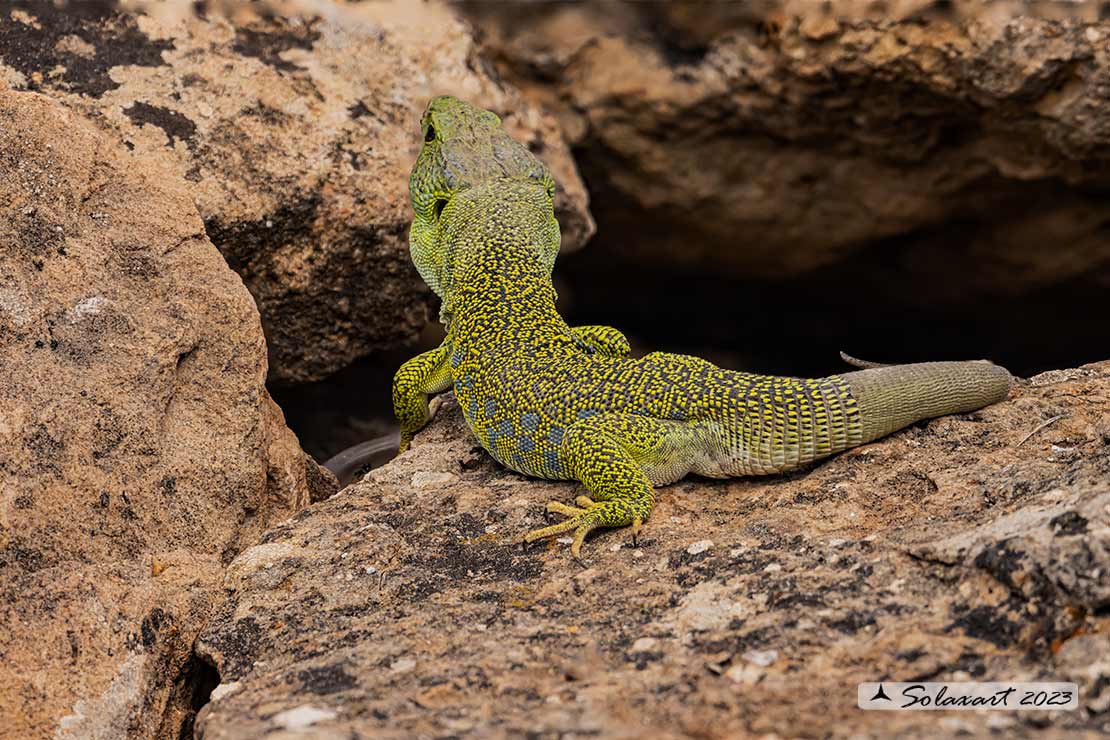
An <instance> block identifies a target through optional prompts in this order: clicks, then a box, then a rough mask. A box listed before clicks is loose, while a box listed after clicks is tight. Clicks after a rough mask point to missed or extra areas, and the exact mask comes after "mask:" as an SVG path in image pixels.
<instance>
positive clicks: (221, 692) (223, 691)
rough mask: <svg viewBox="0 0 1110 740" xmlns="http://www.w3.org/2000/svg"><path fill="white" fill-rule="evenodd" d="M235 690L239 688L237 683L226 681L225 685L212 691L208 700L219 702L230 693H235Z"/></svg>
mask: <svg viewBox="0 0 1110 740" xmlns="http://www.w3.org/2000/svg"><path fill="white" fill-rule="evenodd" d="M237 688H239V682H238V681H228V682H227V683H222V684H220V685H219V686H217V687H216V688H214V689H212V694H211V696H210V697H209V699H211V700H212V701H219V700H220V699H222V698H223V697H225V696H227V695H228V694H230V693H231V692H232V691H235V689H237Z"/></svg>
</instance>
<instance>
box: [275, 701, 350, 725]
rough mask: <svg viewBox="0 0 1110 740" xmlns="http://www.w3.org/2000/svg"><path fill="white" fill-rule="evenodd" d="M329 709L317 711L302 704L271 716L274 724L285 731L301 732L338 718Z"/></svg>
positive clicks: (309, 705) (310, 706) (308, 705)
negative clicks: (319, 723) (318, 723)
mask: <svg viewBox="0 0 1110 740" xmlns="http://www.w3.org/2000/svg"><path fill="white" fill-rule="evenodd" d="M338 716H339V715H337V714H336V713H335V712H333V711H332V710H330V709H317V708H316V707H314V706H312V705H311V704H302V705H300V706H299V707H296V708H294V709H286V710H285V711H284V712H278V713H277V714H275V715H274V716H273V721H274V723H275V724H276V725H277V726H278V727H281V728H282V729H285V730H302V729H304V728H305V727H311V726H312V725H314V724H316V723H317V722H325V721H327V720H329V719H335V718H336V717H338Z"/></svg>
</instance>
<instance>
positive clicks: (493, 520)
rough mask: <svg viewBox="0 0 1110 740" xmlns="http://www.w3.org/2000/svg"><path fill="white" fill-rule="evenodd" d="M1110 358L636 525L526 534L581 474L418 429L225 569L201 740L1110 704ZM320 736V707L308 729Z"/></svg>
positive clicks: (710, 493) (717, 724) (669, 496)
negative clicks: (567, 479)
mask: <svg viewBox="0 0 1110 740" xmlns="http://www.w3.org/2000/svg"><path fill="white" fill-rule="evenodd" d="M1108 408H1110V363H1101V364H1098V365H1092V366H1088V367H1084V368H1079V369H1075V370H1066V371H1058V372H1053V373H1048V374H1045V375H1042V376H1038V377H1036V378H1034V379H1033V380H1032V382H1025V383H1022V384H1020V385H1019V386H1018V387H1017V388H1015V390H1014V391H1013V393H1012V394H1011V397H1010V398H1009V399H1008V400H1006V401H1005V402H1003V403H1000V404H997V405H995V406H993V407H990V408H987V409H984V410H981V411H979V412H976V413H973V414H967V415H963V416H959V417H949V418H944V419H939V420H935V421H931V422H928V423H923V424H918V425H915V426H914V427H912V428H910V429H908V430H905V431H903V432H900V433H898V434H896V435H895V436H893V437H891V438H889V439H887V440H884V441H880V442H877V443H874V444H871V445H867V446H866V447H863V448H861V449H858V450H856V451H852V452H849V453H846V454H843V455H840V456H839V457H836V458H835V459H832V460H830V461H827V462H824V463H822V464H819V465H817V466H815V467H814V468H813V469H812V470H808V471H803V472H799V473H796V474H792V475H788V476H778V477H771V478H763V479H747V480H737V481H731V482H707V481H704V480H690V481H685V482H682V483H679V484H677V485H674V486H670V487H668V488H666V489H664V490H662V491H661V492H660V495H659V497H658V500H659V503H658V507H657V509H656V511H655V513H654V515H653V516H652V518H651V521H650V522H649V523H648V524H647V525H646V526H645V529H644V530H643V532H642V533H641V537H640V542H639V544H638V546H633V544H632V543H631V542H630V540H629V534H628V532H627V530H625V531H610V532H608V533H604V534H600V535H598V536H595V537H592V538H591V539H590V540H589V541H588V542H587V547H586V549H585V550H584V559H585V562H583V563H576V562H574V561H573V560H572V559H571V558H570V557H569V554H568V552H567V546H566V544H552V545H550V546H546V547H545V546H533V547H530V548H527V549H525V548H522V547H521V545H520V544H519V537H520V535H521V534H522V533H523V532H524V531H526V530H528V529H530V528H533V527H536V526H540V525H542V524H543V522H544V515H543V513H542V512H543V504H544V502H545V501H546V500H548V499H552V498H554V499H560V500H563V501H568V500H570V499H572V498H573V496H575V495H576V494H577V493H579V492H580V490H581V489H578V488H577V487H576V485H575V484H573V483H546V482H540V481H533V480H526V479H524V478H521V477H519V476H516V475H514V474H511V473H508V472H505V471H504V470H503V469H501V468H499V467H498V466H497V465H495V464H494V463H492V462H491V461H490V460H489V458H488V456H487V455H486V454H485V453H484V452H482V451H481V450H480V449H478V448H476V447H475V445H474V443H473V442H472V441H471V438H470V436H469V434H468V432H467V431H466V430H465V428H464V426H463V424H462V421H461V419H460V416H459V413H458V410H457V407H456V406H455V405H454V403H453V402H450V401H449V402H447V403H446V404H444V406H443V407H442V408H441V409H440V411H439V414H438V416H437V418H436V420H435V421H434V422H433V424H432V426H431V427H430V428H429V429H428V430H427V431H426V432H424V433H422V434H421V435H419V436H418V437H417V440H416V443H415V446H414V448H413V449H412V450H411V451H410V452H408V453H406V454H405V455H402V456H401V457H400V458H399V459H397V460H395V461H393V462H392V463H390V464H388V465H386V466H385V467H383V468H380V469H378V470H376V471H374V472H373V473H371V474H370V476H369V477H368V478H367V479H366V481H365V482H363V483H360V484H357V485H354V486H352V487H349V488H347V489H345V490H344V491H342V492H340V493H339V494H337V495H336V496H335V497H333V498H331V499H329V500H328V501H326V502H324V503H321V504H317V505H315V506H313V507H312V508H310V509H309V510H307V511H305V512H303V513H302V514H301V515H300V516H298V517H297V520H296V521H293V522H290V523H288V524H285V525H282V526H280V527H277V528H275V529H273V530H271V531H270V532H268V533H267V534H266V535H265V536H264V537H263V538H262V541H261V543H260V544H258V545H257V546H255V547H252V548H250V549H248V550H247V551H245V552H244V553H243V554H242V555H240V556H239V557H238V558H237V559H236V560H235V561H234V562H233V563H232V565H231V566H230V568H229V569H228V575H227V579H226V581H225V583H226V586H227V587H228V588H229V589H230V590H231V592H232V596H231V598H230V600H229V602H228V603H227V605H226V607H225V608H224V609H223V610H222V611H221V612H220V614H219V616H218V617H217V618H216V619H214V620H213V622H212V623H211V625H210V626H209V627H208V628H207V629H206V630H205V632H204V634H203V635H202V637H201V639H200V641H199V643H198V651H199V653H200V654H201V655H202V656H204V658H205V659H206V660H209V661H212V662H213V663H214V664H215V666H216V667H217V669H218V671H219V674H220V678H221V684H220V686H219V687H218V688H217V690H216V691H215V692H214V693H213V695H212V698H213V701H212V702H211V703H210V704H209V705H208V706H207V707H206V708H205V709H204V710H202V712H201V715H200V717H199V718H198V724H197V729H198V737H201V738H204V740H217V739H221V738H239V737H274V738H277V737H291V736H293V735H292V733H294V732H296V733H302V734H303V735H306V736H309V737H319V738H332V737H352V736H368V737H387V738H388V737H397V738H402V737H416V736H426V737H443V736H471V735H473V736H480V737H522V736H526V735H527V736H535V737H561V736H576V737H577V736H600V737H617V738H619V737H629V738H631V737H689V736H696V737H745V736H751V735H765V736H771V737H796V736H806V737H809V736H813V737H817V736H821V737H825V736H835V737H889V736H891V735H892V734H895V733H899V732H901V733H905V734H906V735H907V736H912V737H936V736H938V735H941V736H951V735H956V734H959V733H960V732H964V731H966V732H969V733H973V734H976V735H987V734H988V733H991V732H1002V733H1004V734H1008V735H1012V734H1033V733H1035V732H1037V731H1038V730H1039V729H1040V730H1044V731H1046V733H1045V734H1046V735H1047V736H1055V737H1063V736H1065V735H1066V734H1069V733H1070V735H1071V736H1075V734H1076V733H1079V732H1086V733H1087V734H1089V735H1091V736H1093V735H1094V734H1096V733H1098V732H1100V731H1101V732H1105V731H1106V730H1107V729H1108V728H1107V722H1108V719H1107V716H1108V715H1107V712H1108V711H1110V641H1108V640H1107V637H1106V635H1107V632H1106V630H1107V627H1108V624H1107V613H1106V609H1107V606H1108V605H1110V591H1108V590H1107V581H1106V577H1105V574H1106V573H1107V571H1108V569H1110V487H1108V485H1107V480H1108V475H1110V421H1108V417H1107V414H1106V411H1107V409H1108ZM875 679H887V680H897V679H905V680H925V679H932V680H971V679H976V680H1009V681H1014V680H1036V679H1044V680H1062V681H1076V682H1077V683H1078V684H1079V685H1080V687H1081V692H1082V693H1081V696H1082V702H1081V704H1082V706H1081V708H1080V709H1079V710H1078V711H1075V712H1069V713H1056V714H1022V715H1020V716H1018V715H997V714H993V713H972V712H969V713H965V714H954V713H952V714H944V715H936V714H933V713H902V714H891V713H885V712H866V713H865V712H860V711H859V710H858V709H856V706H855V696H856V688H855V687H856V683H857V682H860V681H867V680H875ZM298 736H300V735H298Z"/></svg>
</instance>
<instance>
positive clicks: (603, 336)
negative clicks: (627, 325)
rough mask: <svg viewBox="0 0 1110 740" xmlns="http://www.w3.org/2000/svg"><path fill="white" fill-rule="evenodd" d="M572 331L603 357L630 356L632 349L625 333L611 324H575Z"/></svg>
mask: <svg viewBox="0 0 1110 740" xmlns="http://www.w3.org/2000/svg"><path fill="white" fill-rule="evenodd" d="M571 332H573V333H574V336H576V337H578V338H579V339H581V340H582V342H583V343H585V345H586V346H587V347H589V348H590V349H592V350H593V351H594V352H596V353H597V354H599V355H601V356H602V357H616V358H621V357H628V355H629V353H630V352H631V351H632V348H631V347H630V346H629V344H628V339H627V338H626V337H625V336H624V334H623V333H621V331H620V330H619V329H614V328H613V327H611V326H601V325H599V324H591V325H589V326H574V327H571Z"/></svg>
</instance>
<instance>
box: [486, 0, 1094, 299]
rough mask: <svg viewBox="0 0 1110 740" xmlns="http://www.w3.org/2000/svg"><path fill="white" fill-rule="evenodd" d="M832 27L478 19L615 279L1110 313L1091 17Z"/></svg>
mask: <svg viewBox="0 0 1110 740" xmlns="http://www.w3.org/2000/svg"><path fill="white" fill-rule="evenodd" d="M821 5H822V6H824V7H827V8H830V9H831V10H830V12H829V13H827V14H822V12H821V11H820V10H818V9H817V6H815V5H814V4H813V3H805V2H764V3H753V4H748V3H741V4H733V3H719V4H693V5H691V4H683V3H669V4H662V3H660V4H653V3H643V4H617V3H609V4H605V3H602V4H573V5H566V4H551V5H547V6H544V7H543V8H542V9H536V8H535V7H534V6H529V7H528V8H527V9H522V8H521V7H519V6H513V5H511V4H508V5H507V4H491V3H476V4H469V5H467V6H466V8H467V12H468V13H469V14H470V17H472V18H473V19H474V20H475V22H476V24H477V25H478V27H479V28H481V30H482V33H483V38H484V42H483V43H484V48H485V49H486V50H487V52H488V53H489V54H490V55H491V56H492V57H494V58H495V59H497V60H498V63H499V68H500V69H501V70H502V72H503V74H504V75H505V76H506V77H507V78H508V79H511V80H513V81H514V82H515V83H516V84H518V85H519V86H521V87H522V88H524V89H526V90H527V91H528V94H529V95H530V96H531V97H532V98H533V99H536V100H542V101H544V103H545V104H547V105H549V106H551V107H552V108H553V109H555V110H557V113H558V115H559V117H560V121H561V122H562V125H563V129H564V131H566V132H567V135H568V137H569V138H571V140H572V143H573V144H574V146H575V153H576V158H577V160H578V163H579V167H580V168H581V169H582V171H583V173H584V175H585V176H586V179H587V180H588V181H589V182H590V187H591V193H592V195H593V199H594V213H595V215H596V216H597V219H598V223H599V237H598V240H597V247H598V249H599V250H602V251H603V252H604V253H608V254H609V259H610V262H609V270H610V271H611V270H612V269H613V261H614V260H619V262H618V263H617V264H621V265H624V266H625V267H627V268H628V269H632V268H634V267H640V266H642V265H644V264H645V263H651V264H654V265H655V266H656V269H658V267H659V266H663V265H665V266H668V267H670V268H672V269H673V268H681V269H682V270H684V271H686V272H685V273H684V274H691V273H692V274H695V275H696V274H714V275H716V274H722V273H723V274H727V275H731V276H733V277H736V276H743V277H748V278H762V279H781V278H787V277H796V276H799V275H803V274H808V273H812V272H814V271H817V270H819V269H832V268H834V267H836V266H843V268H844V270H843V271H842V272H841V273H840V274H839V276H840V278H841V279H840V280H839V281H836V280H833V279H832V278H830V280H832V282H833V286H834V287H830V288H828V289H829V290H833V289H835V288H837V287H841V286H842V285H843V283H844V282H845V281H846V280H847V279H850V280H851V281H852V283H853V284H856V285H860V286H865V287H866V289H867V290H868V291H882V295H883V296H884V297H887V296H889V297H891V298H892V300H895V301H899V302H906V301H909V300H913V299H916V300H918V301H919V302H925V303H926V304H927V305H930V306H933V305H936V303H937V302H938V301H948V302H952V303H956V304H959V303H961V302H962V303H966V302H968V301H969V300H970V299H971V298H975V297H977V296H981V295H982V294H984V293H985V294H988V295H996V296H997V295H1023V294H1026V293H1030V292H1032V291H1034V290H1039V289H1046V288H1051V287H1054V286H1061V285H1066V284H1068V283H1069V281H1073V280H1076V279H1084V280H1087V281H1094V285H1098V286H1102V287H1103V289H1105V286H1106V285H1107V282H1106V278H1105V270H1102V271H1101V273H1099V272H1098V267H1099V266H1100V265H1102V264H1104V262H1105V260H1106V247H1105V245H1106V239H1105V237H1104V235H1103V234H1102V233H1101V229H1102V228H1103V224H1105V223H1106V221H1107V219H1108V218H1110V207H1108V206H1107V204H1106V203H1105V202H1104V199H1102V198H1101V197H1100V196H1099V195H1098V194H1097V192H1098V189H1099V188H1102V187H1104V186H1106V185H1107V184H1110V171H1108V170H1107V169H1106V168H1105V167H1104V166H1102V163H1103V162H1104V161H1105V159H1106V158H1107V157H1108V156H1110V126H1108V125H1107V123H1106V121H1107V120H1110V115H1108V112H1110V111H1108V109H1107V106H1108V105H1110V104H1108V103H1107V96H1106V90H1107V89H1110V46H1107V45H1106V44H1104V43H1101V41H1100V39H1101V38H1102V37H1103V36H1104V35H1105V34H1107V33H1110V23H1107V22H1105V21H1102V22H1099V21H1098V20H1097V15H1098V14H1097V12H1095V10H1094V8H1095V5H1094V4H1074V3H1071V4H1068V6H1069V8H1070V6H1077V7H1075V8H1074V16H1075V17H1072V18H1067V17H1066V16H1065V13H1066V11H1067V9H1065V10H1064V11H1061V12H1059V13H1056V14H1053V13H1050V12H1047V11H1049V10H1051V8H1050V6H1052V5H1053V4H1052V3H1040V4H1037V8H1032V7H1031V4H1029V3H990V4H987V5H984V4H981V3H943V4H941V3H929V2H916V1H907V2H901V3H881V4H880V3H861V2H853V1H851V0H849V1H846V2H845V1H841V2H833V3H823V4H821ZM1055 5H1056V6H1059V5H1060V4H1059V3H1057V4H1055ZM1080 5H1083V6H1084V7H1078V6H1080ZM934 6H935V7H934ZM956 6H958V7H956ZM1036 9H1042V10H1045V11H1046V16H1045V17H1044V18H1037V17H1031V16H1018V15H1016V12H1017V11H1021V12H1030V11H1031V10H1036ZM1046 244H1052V245H1053V248H1052V249H1046V248H1045V245H1046ZM592 252H593V254H594V255H595V256H596V255H598V254H600V253H601V252H597V251H593V250H592ZM953 264H959V265H961V269H960V270H958V271H953V270H952V269H951V266H952V265H953ZM1099 274H1101V275H1102V277H1099ZM668 275H669V278H670V279H672V280H673V279H674V277H671V276H670V273H669V274H668ZM835 277H836V276H835V275H834V276H833V278H835ZM607 279H608V278H607ZM922 286H927V289H923V288H922Z"/></svg>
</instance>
